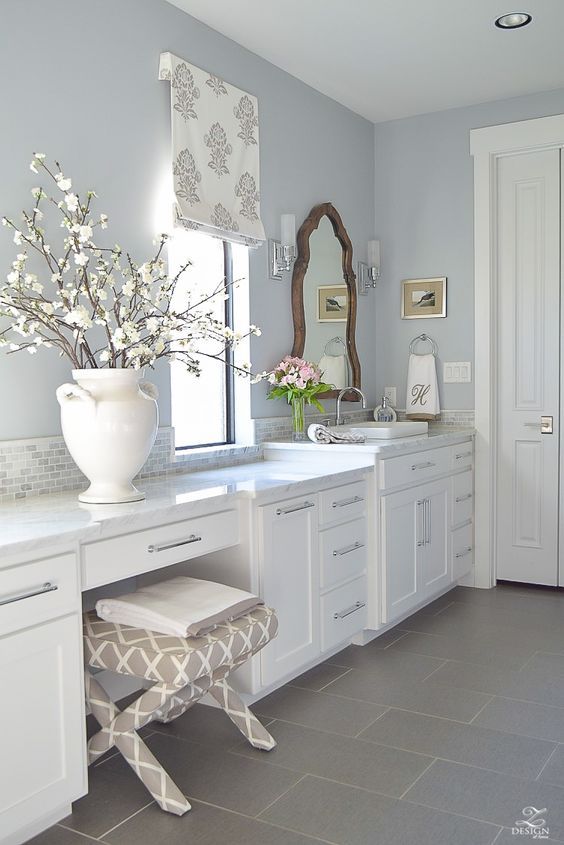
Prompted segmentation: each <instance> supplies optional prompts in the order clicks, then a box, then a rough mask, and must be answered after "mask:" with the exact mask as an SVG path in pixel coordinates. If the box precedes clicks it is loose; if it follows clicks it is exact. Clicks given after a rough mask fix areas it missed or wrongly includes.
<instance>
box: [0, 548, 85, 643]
mask: <svg viewBox="0 0 564 845" xmlns="http://www.w3.org/2000/svg"><path fill="white" fill-rule="evenodd" d="M79 607H80V591H79V587H78V567H77V563H76V558H75V556H74V555H73V554H67V555H58V556H57V557H51V558H45V559H43V560H38V561H35V562H33V563H26V564H23V565H22V566H15V567H13V568H11V569H4V570H2V572H0V635H4V634H8V633H11V632H13V631H17V630H19V629H21V628H27V627H29V626H30V625H36V624H37V623H39V622H44V621H47V620H48V619H55V618H56V617H58V616H63V615H64V614H65V613H72V612H75V611H77V610H78V609H79Z"/></svg>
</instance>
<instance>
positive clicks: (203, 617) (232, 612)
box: [96, 575, 263, 637]
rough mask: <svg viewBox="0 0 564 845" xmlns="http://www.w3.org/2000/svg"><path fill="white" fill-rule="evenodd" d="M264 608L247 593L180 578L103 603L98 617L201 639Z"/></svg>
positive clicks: (223, 585) (97, 605)
mask: <svg viewBox="0 0 564 845" xmlns="http://www.w3.org/2000/svg"><path fill="white" fill-rule="evenodd" d="M261 604H263V602H262V601H261V599H259V597H258V596H254V595H253V594H252V593H246V592H245V591H244V590H237V589H236V588H235V587H226V586H225V584H216V583H214V582H213V581H201V580H199V579H198V578H187V577H185V576H182V575H179V576H178V577H176V578H170V579H169V580H168V581H160V582H159V583H158V584H152V585H151V586H149V587H143V588H142V589H140V590H136V591H135V592H134V593H129V594H126V595H123V596H118V597H117V598H110V599H100V601H98V602H96V613H97V614H98V616H99V617H100V619H104V620H105V621H106V622H115V623H116V624H118V625H131V626H132V627H133V628H146V629H147V630H149V631H157V632H158V633H160V634H169V635H170V636H173V637H197V636H200V635H201V634H203V633H205V632H206V631H209V630H210V629H211V628H213V627H214V626H215V625H218V624H220V623H221V622H226V621H227V620H229V619H236V618H237V617H238V616H242V615H243V614H244V613H247V612H248V611H249V610H252V609H253V608H255V607H258V605H261Z"/></svg>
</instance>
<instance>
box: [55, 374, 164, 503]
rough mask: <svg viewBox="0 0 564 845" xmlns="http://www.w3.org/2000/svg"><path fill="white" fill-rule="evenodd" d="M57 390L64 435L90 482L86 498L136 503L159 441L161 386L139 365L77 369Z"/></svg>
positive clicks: (84, 497) (97, 501)
mask: <svg viewBox="0 0 564 845" xmlns="http://www.w3.org/2000/svg"><path fill="white" fill-rule="evenodd" d="M72 376H73V378H74V380H75V383H68V384H62V385H61V386H60V387H59V388H58V389H57V399H58V401H59V404H60V406H61V423H62V428H63V437H64V438H65V442H66V444H67V447H68V450H69V452H70V454H71V456H72V458H73V460H74V462H75V463H76V465H77V466H78V468H79V469H80V470H82V472H83V473H84V475H85V476H86V477H87V478H88V480H89V481H90V487H89V488H88V489H87V490H86V491H85V492H84V493H81V494H80V495H79V497H78V498H79V500H80V501H81V502H90V503H92V504H109V503H115V502H136V501H139V500H141V499H144V498H145V494H144V493H141V492H140V491H139V490H137V488H136V487H134V485H133V484H132V479H133V478H135V476H136V475H137V473H138V472H139V470H140V469H141V467H142V466H143V464H144V463H145V461H146V460H147V458H148V457H149V453H150V451H151V448H152V446H153V443H154V442H155V437H156V434H157V427H158V422H159V412H158V407H157V402H156V400H157V398H158V390H157V388H156V387H155V385H154V384H151V383H150V382H147V381H144V379H143V372H142V371H141V370H133V369H127V368H123V369H119V368H118V369H100V370H96V369H92V370H73V371H72Z"/></svg>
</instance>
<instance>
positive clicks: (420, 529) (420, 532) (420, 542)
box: [416, 499, 425, 548]
mask: <svg viewBox="0 0 564 845" xmlns="http://www.w3.org/2000/svg"><path fill="white" fill-rule="evenodd" d="M421 508H423V515H422V517H421V519H420V518H419V514H420V513H421ZM416 533H417V547H418V548H420V547H421V546H424V545H425V499H419V500H418V501H417V519H416Z"/></svg>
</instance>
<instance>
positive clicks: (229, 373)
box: [174, 241, 235, 453]
mask: <svg viewBox="0 0 564 845" xmlns="http://www.w3.org/2000/svg"><path fill="white" fill-rule="evenodd" d="M223 275H224V279H225V292H226V294H227V296H226V298H225V326H226V328H230V329H233V323H234V307H233V287H234V286H233V249H232V246H231V243H230V242H229V241H223ZM233 363H234V353H233V348H232V347H228V348H227V350H226V353H225V365H224V370H225V373H224V378H225V405H224V420H225V436H226V439H225V440H218V441H216V442H212V443H196V444H194V445H192V446H176V445H175V449H174V451H175V452H183V453H186V452H190V451H193V450H194V449H207V448H212V447H214V446H216V447H218V448H219V447H221V446H231V445H233V443H235V407H234V406H235V370H234V369H233Z"/></svg>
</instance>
